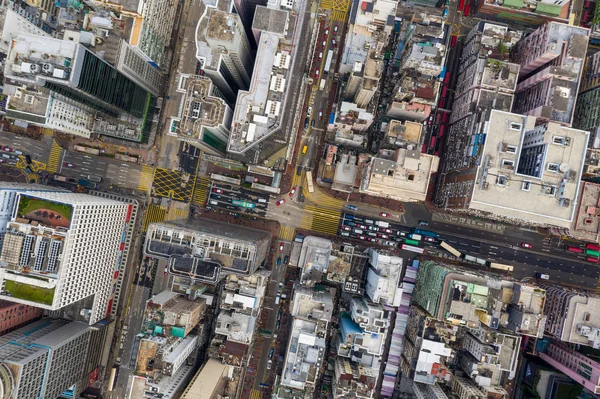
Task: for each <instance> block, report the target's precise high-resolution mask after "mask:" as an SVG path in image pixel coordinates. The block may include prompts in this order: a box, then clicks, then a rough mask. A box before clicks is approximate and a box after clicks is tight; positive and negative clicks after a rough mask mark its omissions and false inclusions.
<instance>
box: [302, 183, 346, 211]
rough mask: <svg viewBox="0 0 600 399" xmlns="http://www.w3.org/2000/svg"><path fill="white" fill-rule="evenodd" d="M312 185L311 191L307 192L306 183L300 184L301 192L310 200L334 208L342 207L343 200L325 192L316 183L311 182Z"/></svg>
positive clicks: (339, 208)
mask: <svg viewBox="0 0 600 399" xmlns="http://www.w3.org/2000/svg"><path fill="white" fill-rule="evenodd" d="M313 186H314V190H313V192H312V193H309V192H308V187H306V185H304V186H302V192H303V193H304V196H305V197H306V198H307V199H308V200H309V201H310V202H312V203H315V204H319V205H320V206H324V207H327V208H332V209H336V210H341V209H342V206H343V204H344V201H342V200H340V199H337V198H334V197H330V196H329V195H327V194H325V193H324V192H323V191H321V189H319V187H318V186H317V185H316V184H313Z"/></svg>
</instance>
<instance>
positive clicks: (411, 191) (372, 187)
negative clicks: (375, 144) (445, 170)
mask: <svg viewBox="0 0 600 399" xmlns="http://www.w3.org/2000/svg"><path fill="white" fill-rule="evenodd" d="M438 166H439V158H438V157H437V156H433V155H428V154H422V153H421V152H420V150H408V149H405V148H399V149H397V150H396V153H395V158H394V160H389V159H383V158H375V157H373V158H371V162H369V163H368V164H366V165H365V166H364V168H365V171H364V172H363V181H362V182H361V187H360V190H361V192H364V193H368V194H371V195H375V196H380V197H386V198H393V199H398V200H400V201H424V200H425V197H426V194H427V189H428V187H429V181H430V178H431V174H432V173H434V172H437V170H438Z"/></svg>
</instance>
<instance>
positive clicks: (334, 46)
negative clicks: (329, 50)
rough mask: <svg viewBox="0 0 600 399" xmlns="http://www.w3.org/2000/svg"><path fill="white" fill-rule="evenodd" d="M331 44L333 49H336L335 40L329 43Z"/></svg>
mask: <svg viewBox="0 0 600 399" xmlns="http://www.w3.org/2000/svg"><path fill="white" fill-rule="evenodd" d="M331 44H332V45H333V48H337V42H336V41H335V39H333V40H332V41H331Z"/></svg>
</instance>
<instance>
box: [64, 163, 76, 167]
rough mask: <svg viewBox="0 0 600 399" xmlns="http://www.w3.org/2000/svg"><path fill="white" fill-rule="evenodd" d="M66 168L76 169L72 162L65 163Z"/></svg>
mask: <svg viewBox="0 0 600 399" xmlns="http://www.w3.org/2000/svg"><path fill="white" fill-rule="evenodd" d="M65 166H66V167H67V168H74V167H75V165H73V164H72V163H70V162H65Z"/></svg>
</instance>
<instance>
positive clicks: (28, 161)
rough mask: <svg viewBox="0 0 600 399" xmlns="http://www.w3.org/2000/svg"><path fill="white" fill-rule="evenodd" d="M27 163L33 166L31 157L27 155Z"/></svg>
mask: <svg viewBox="0 0 600 399" xmlns="http://www.w3.org/2000/svg"><path fill="white" fill-rule="evenodd" d="M25 162H27V163H28V164H31V155H25Z"/></svg>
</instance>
